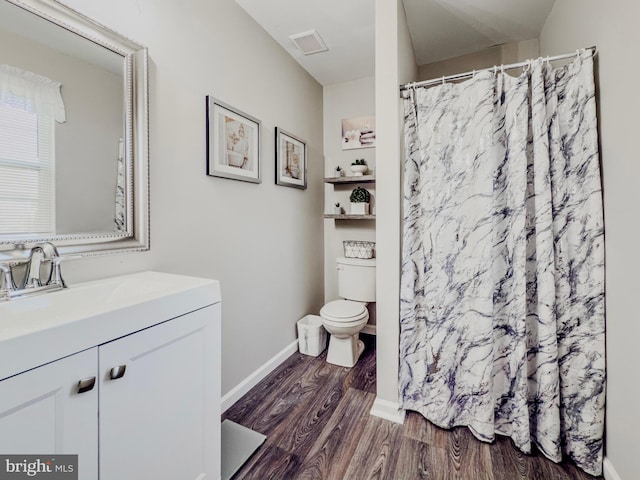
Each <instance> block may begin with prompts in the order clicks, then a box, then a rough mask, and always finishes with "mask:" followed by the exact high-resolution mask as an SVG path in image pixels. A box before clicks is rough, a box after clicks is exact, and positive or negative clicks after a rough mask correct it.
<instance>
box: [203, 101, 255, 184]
mask: <svg viewBox="0 0 640 480" xmlns="http://www.w3.org/2000/svg"><path fill="white" fill-rule="evenodd" d="M206 106H207V108H206V110H207V118H206V121H207V126H206V130H207V175H209V176H212V177H221V178H229V179H232V180H241V181H243V182H252V183H261V181H262V180H261V169H260V156H261V141H260V139H261V133H262V132H261V130H262V122H261V121H260V120H258V119H257V118H255V117H252V116H251V115H249V114H247V113H244V112H242V111H240V110H238V109H236V108H234V107H232V106H231V105H228V104H226V103H224V102H221V101H220V100H218V99H216V98H214V97H212V96H211V95H207V98H206Z"/></svg>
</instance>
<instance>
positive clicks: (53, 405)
mask: <svg viewBox="0 0 640 480" xmlns="http://www.w3.org/2000/svg"><path fill="white" fill-rule="evenodd" d="M97 365H98V349H97V348H91V349H89V350H86V351H84V352H80V353H76V354H75V355H71V356H69V357H66V358H62V359H60V360H57V361H55V362H52V363H49V364H47V365H43V366H41V367H38V368H35V369H33V370H30V371H28V372H25V373H21V374H20V375H16V376H14V377H11V378H8V379H6V380H3V381H0V453H2V454H3V455H4V454H6V455H12V454H15V455H24V454H49V453H71V454H77V455H78V467H79V471H80V478H82V479H95V478H97V477H98V388H97V385H94V387H93V388H92V389H91V390H88V391H86V392H83V393H78V387H77V386H78V382H79V381H80V380H83V379H85V380H87V381H88V382H90V381H91V379H96V375H97ZM85 383H86V382H85Z"/></svg>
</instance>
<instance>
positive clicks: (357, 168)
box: [350, 158, 367, 177]
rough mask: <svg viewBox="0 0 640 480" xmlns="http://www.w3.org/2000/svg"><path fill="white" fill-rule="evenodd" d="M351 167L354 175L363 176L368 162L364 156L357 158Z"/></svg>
mask: <svg viewBox="0 0 640 480" xmlns="http://www.w3.org/2000/svg"><path fill="white" fill-rule="evenodd" d="M350 168H351V171H352V172H353V176H354V177H361V176H362V175H364V172H366V171H367V162H365V161H364V158H360V159H356V160H355V161H354V162H353V163H352V164H351V167H350Z"/></svg>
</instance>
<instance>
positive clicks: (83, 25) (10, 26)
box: [0, 0, 149, 259]
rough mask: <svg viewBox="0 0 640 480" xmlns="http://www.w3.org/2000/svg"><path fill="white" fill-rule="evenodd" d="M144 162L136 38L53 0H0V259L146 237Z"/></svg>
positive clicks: (88, 250)
mask: <svg viewBox="0 0 640 480" xmlns="http://www.w3.org/2000/svg"><path fill="white" fill-rule="evenodd" d="M16 85H17V87H16ZM25 85H26V86H25ZM52 86H53V87H52ZM52 91H54V93H51V92H52ZM34 92H35V93H34ZM43 92H44V93H43ZM49 95H51V96H49ZM52 105H54V106H53V107H52ZM3 122H4V123H3ZM148 168H149V155H148V67H147V51H146V48H144V47H143V46H141V45H139V44H137V43H135V42H133V41H131V40H129V39H127V38H125V37H123V36H122V35H120V34H118V33H116V32H114V31H112V30H110V29H108V28H106V27H104V26H102V25H100V24H98V23H96V22H94V21H93V20H91V19H89V18H87V17H85V16H84V15H82V14H80V13H78V12H75V11H74V10H72V9H70V8H68V7H66V6H64V5H62V4H60V3H58V2H57V1H55V0H0V259H1V258H7V257H12V256H17V255H20V253H19V252H20V251H21V250H22V249H23V246H25V245H29V244H33V243H37V242H43V241H50V242H53V243H54V244H55V245H56V246H57V247H58V249H59V251H60V252H61V253H62V254H64V253H84V254H98V253H110V252H121V251H135V250H146V249H148V248H149V215H148V212H149V200H148V198H149V174H148ZM3 182H4V183H3Z"/></svg>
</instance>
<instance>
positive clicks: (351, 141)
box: [342, 115, 376, 150]
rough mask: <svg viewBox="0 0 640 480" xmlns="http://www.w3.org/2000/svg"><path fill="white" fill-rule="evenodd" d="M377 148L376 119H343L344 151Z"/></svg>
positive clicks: (368, 117)
mask: <svg viewBox="0 0 640 480" xmlns="http://www.w3.org/2000/svg"><path fill="white" fill-rule="evenodd" d="M375 146H376V117H375V116H373V115H368V116H364V117H355V118H343V119H342V150H353V149H354V148H371V147H375Z"/></svg>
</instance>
